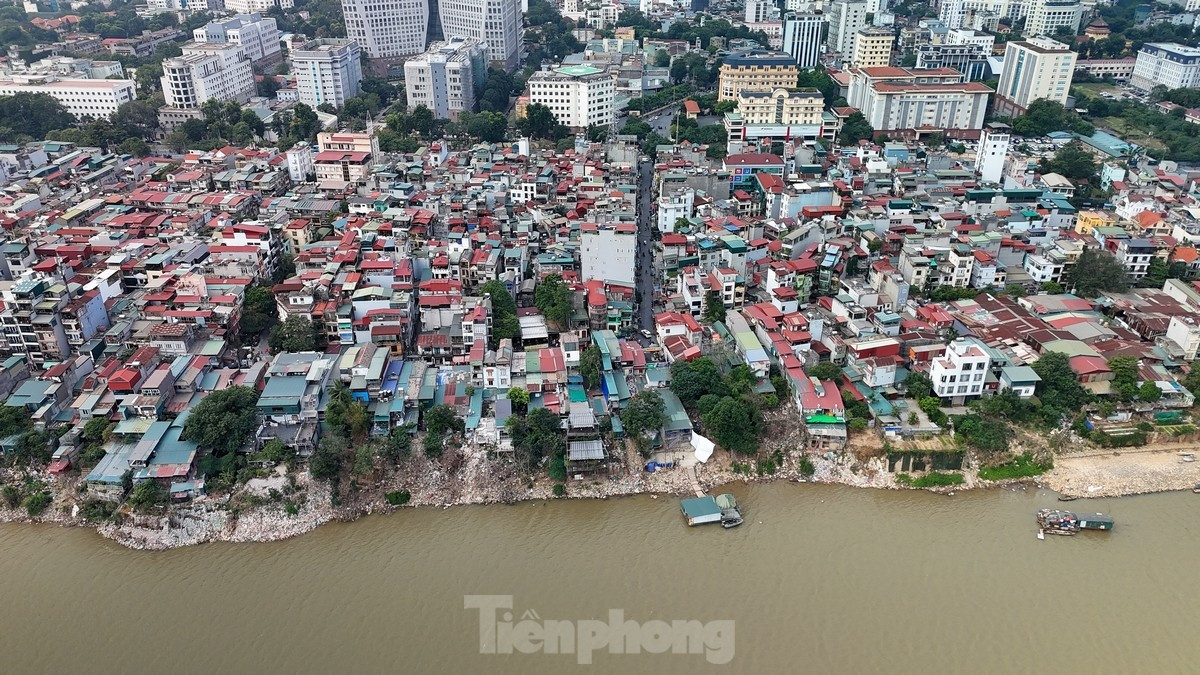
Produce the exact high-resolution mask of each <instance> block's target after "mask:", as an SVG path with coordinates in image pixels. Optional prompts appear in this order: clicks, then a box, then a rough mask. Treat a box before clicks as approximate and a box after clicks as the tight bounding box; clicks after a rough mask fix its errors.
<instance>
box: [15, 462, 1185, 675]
mask: <svg viewBox="0 0 1200 675" xmlns="http://www.w3.org/2000/svg"><path fill="white" fill-rule="evenodd" d="M731 491H732V492H733V493H734V494H735V495H736V496H737V497H738V499H739V501H740V502H742V503H743V504H744V505H745V507H746V508H747V511H748V517H747V522H746V524H745V525H743V526H742V527H740V528H736V529H731V530H724V529H722V528H720V527H719V526H716V525H709V526H704V527H695V528H688V527H686V526H685V525H684V524H683V522H682V521H681V518H680V515H679V511H678V500H676V499H673V498H660V499H656V500H655V499H651V498H650V497H648V496H639V497H633V498H627V499H615V500H608V501H559V502H552V503H528V504H521V505H516V506H486V507H459V508H453V509H449V510H432V509H406V510H402V511H400V512H398V513H392V514H388V515H381V516H372V517H368V518H364V519H362V520H359V521H357V522H354V523H345V524H333V525H326V526H324V527H321V528H320V529H318V530H316V531H315V532H311V533H309V534H306V535H304V536H302V537H299V538H295V539H291V540H287V541H282V542H275V543H266V544H207V545H203V546H198V547H192V548H186V549H178V550H174V551H168V552H158V553H154V552H140V551H131V550H127V549H125V548H122V547H121V546H118V545H116V544H114V543H111V542H109V541H107V540H105V539H102V538H101V537H100V536H99V535H97V534H95V533H94V532H92V531H90V530H85V529H71V528H59V527H53V526H23V525H6V526H0V659H2V662H3V670H4V671H5V672H8V673H27V672H54V673H62V672H89V673H110V672H111V673H118V672H119V673H131V672H156V673H162V672H172V673H193V672H197V673H198V672H204V673H211V672H223V673H275V672H287V673H330V672H354V673H360V672H362V673H376V672H388V673H396V672H413V673H471V672H510V673H543V672H544V673H561V672H563V671H565V670H568V669H571V668H573V667H574V666H576V664H577V662H578V661H579V659H580V655H579V651H580V650H579V648H578V645H576V646H575V648H574V649H573V653H570V654H566V655H564V654H546V653H542V652H541V651H538V652H537V653H533V654H521V653H514V654H507V655H506V654H481V653H480V649H481V648H480V642H481V633H480V614H481V612H480V611H479V610H475V609H470V610H468V609H465V608H464V596H466V595H477V594H479V595H511V596H513V601H512V606H513V614H514V615H515V616H513V617H512V619H511V622H517V621H520V620H521V618H522V617H525V618H526V619H527V620H528V621H527V623H533V624H535V625H547V624H544V622H545V621H546V620H550V619H554V620H570V621H575V622H583V621H586V620H601V621H607V620H608V618H609V612H610V610H613V609H619V610H623V612H624V618H625V620H626V621H629V622H635V623H636V624H638V625H641V626H642V627H643V628H644V627H646V626H651V625H653V622H654V620H667V621H670V620H676V619H677V620H693V621H694V622H695V623H694V624H693V625H694V626H701V627H702V628H703V629H704V630H710V629H711V630H715V631H716V632H714V633H703V634H701V633H696V634H694V635H693V637H694V638H695V639H696V640H697V641H696V642H694V643H692V644H693V645H694V646H697V647H704V648H703V649H700V651H701V652H702V653H700V654H672V653H665V654H664V653H657V654H647V653H645V651H643V652H642V653H641V654H638V655H631V654H610V653H608V652H607V651H596V652H594V653H592V658H593V659H594V665H593V666H592V667H591V671H592V672H626V673H634V672H638V673H641V672H646V673H649V672H654V673H664V672H666V673H669V672H710V671H712V672H716V671H721V672H736V673H793V672H794V673H800V672H806V673H942V672H947V673H949V672H954V673H961V672H980V673H1034V672H1040V673H1078V672H1089V673H1182V672H1196V671H1197V669H1200V665H1197V664H1198V663H1200V586H1198V581H1197V577H1196V574H1195V570H1196V561H1197V560H1200V536H1198V535H1200V520H1198V519H1197V515H1198V514H1200V496H1197V495H1192V494H1179V493H1176V494H1165V495H1153V496H1145V497H1131V498H1123V499H1119V500H1098V501H1076V502H1073V503H1071V504H1058V503H1057V502H1056V501H1055V500H1054V495H1053V494H1052V493H1049V492H1039V491H1036V490H1034V489H1033V488H1030V489H1029V490H1028V491H1022V490H1019V489H1018V490H1017V491H1016V492H1013V491H1005V490H992V491H986V492H974V493H962V494H957V495H955V496H953V497H946V496H940V495H933V494H929V493H925V492H896V491H874V490H856V489H851V488H843V487H834V486H811V485H795V484H788V483H776V484H772V485H766V486H742V485H735V486H732V488H731ZM1043 506H1070V507H1072V508H1074V510H1076V511H1079V512H1088V513H1091V512H1095V511H1103V512H1105V513H1109V514H1111V515H1113V516H1114V517H1115V518H1116V522H1117V525H1116V528H1115V530H1114V531H1112V532H1110V533H1084V534H1081V535H1079V536H1075V537H1047V539H1046V540H1045V541H1038V540H1037V538H1036V536H1035V534H1036V528H1035V525H1034V519H1033V512H1034V511H1035V510H1036V509H1037V508H1039V507H1043ZM503 611H504V610H500V611H499V612H497V620H499V621H503ZM722 621H732V622H733V625H732V627H731V628H730V630H729V631H725V630H724V629H723V628H722V627H723V626H725V624H722V623H719V622H722ZM537 622H543V623H542V624H537ZM488 625H489V626H494V625H495V621H492V622H490V623H489V624H488ZM518 625H520V624H518ZM568 625H569V624H568ZM577 625H583V624H581V623H579V624H577ZM502 630H503V629H502ZM656 630H657V629H656ZM651 633H653V635H657V633H654V631H651ZM726 633H731V634H732V635H731V637H732V640H731V641H729V638H728V637H726ZM499 634H500V633H494V634H490V635H485V636H484V637H486V638H487V639H489V640H491V641H492V642H491V644H500V641H501V638H499V637H497V636H498V635H499ZM506 634H508V635H511V633H506ZM628 635H633V636H635V638H631V639H645V640H650V641H651V642H647V643H645V644H646V645H648V648H653V649H656V650H660V651H661V649H663V647H661V646H659V647H652V645H653V644H654V643H653V640H654V639H655V638H654V637H653V635H652V636H650V637H644V638H636V635H638V633H637V632H636V631H634V632H630V633H628ZM503 639H507V640H509V644H512V638H511V637H510V638H503ZM705 640H707V642H705ZM551 642H553V640H552V641H551ZM528 644H533V645H534V646H535V647H536V646H537V644H536V643H533V642H528V641H527V644H526V645H525V646H526V647H528ZM555 644H558V643H555ZM519 647H520V643H518V648H519ZM500 651H504V650H503V649H500ZM566 651H572V650H566ZM725 657H731V658H732V661H730V663H728V664H727V665H725V666H718V665H713V664H712V663H710V661H721V660H725Z"/></svg>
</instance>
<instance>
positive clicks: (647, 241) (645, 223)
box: [636, 159, 654, 332]
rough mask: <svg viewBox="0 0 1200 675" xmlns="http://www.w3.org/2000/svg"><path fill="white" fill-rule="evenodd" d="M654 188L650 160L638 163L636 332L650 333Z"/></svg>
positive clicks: (652, 321) (652, 312)
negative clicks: (646, 331) (652, 192)
mask: <svg viewBox="0 0 1200 675" xmlns="http://www.w3.org/2000/svg"><path fill="white" fill-rule="evenodd" d="M653 184H654V163H653V161H651V160H650V159H646V160H643V161H641V162H639V163H638V205H637V212H638V233H637V237H638V255H637V290H636V292H637V300H638V318H637V325H638V328H639V329H642V330H648V331H651V332H653V330H654V276H653V274H652V267H653V264H654V253H653V251H654V239H653V237H652V236H651V227H650V216H651V213H650V206H651V205H652V204H653V203H654V200H653V198H652V195H651V188H652V186H653Z"/></svg>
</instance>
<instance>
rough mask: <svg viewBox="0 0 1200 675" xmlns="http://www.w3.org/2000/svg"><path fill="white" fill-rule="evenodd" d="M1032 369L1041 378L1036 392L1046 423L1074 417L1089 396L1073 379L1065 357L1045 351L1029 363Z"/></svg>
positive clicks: (1064, 355) (1073, 375)
mask: <svg viewBox="0 0 1200 675" xmlns="http://www.w3.org/2000/svg"><path fill="white" fill-rule="evenodd" d="M1033 370H1034V372H1036V373H1037V374H1038V377H1040V378H1041V382H1038V385H1037V388H1036V393H1037V395H1038V398H1040V399H1041V401H1042V410H1043V412H1044V415H1045V416H1046V418H1047V420H1048V421H1055V420H1058V419H1059V418H1061V417H1062V416H1063V415H1074V414H1076V413H1078V412H1079V411H1080V410H1081V409H1082V408H1083V406H1084V404H1085V403H1087V402H1088V400H1090V398H1091V395H1090V394H1088V392H1087V390H1085V389H1084V388H1083V387H1082V386H1080V384H1079V382H1078V381H1077V380H1076V377H1075V371H1074V370H1072V369H1071V364H1070V359H1069V358H1068V357H1067V355H1066V354H1063V353H1062V352H1046V353H1045V354H1042V357H1041V358H1040V359H1038V360H1037V361H1035V362H1034V363H1033Z"/></svg>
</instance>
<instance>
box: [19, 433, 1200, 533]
mask: <svg viewBox="0 0 1200 675" xmlns="http://www.w3.org/2000/svg"><path fill="white" fill-rule="evenodd" d="M1179 452H1180V447H1179V446H1174V447H1172V448H1170V449H1166V448H1152V449H1148V450H1146V451H1143V452H1132V453H1130V452H1122V453H1121V454H1119V455H1114V454H1113V453H1111V452H1105V453H1102V454H1101V453H1090V454H1087V455H1076V456H1071V455H1066V456H1060V457H1059V458H1057V459H1056V461H1055V468H1054V469H1053V470H1052V471H1051V472H1049V473H1047V474H1045V475H1044V476H1042V477H1040V479H1039V482H1040V483H1041V484H1043V485H1045V486H1046V487H1048V488H1050V489H1052V490H1055V491H1056V492H1059V493H1061V494H1063V495H1068V496H1074V497H1115V496H1122V495H1135V494H1143V493H1147V492H1162V491H1170V490H1183V489H1190V488H1191V487H1192V486H1193V485H1195V484H1196V483H1200V462H1184V461H1182V459H1181V457H1180V454H1179ZM463 459H464V462H463V465H462V466H461V467H460V469H459V471H458V472H457V473H454V474H450V473H448V472H446V471H442V470H439V469H438V467H436V466H435V465H433V464H431V463H428V462H427V461H426V460H423V458H422V459H421V460H417V461H414V462H412V463H410V464H409V465H407V466H406V467H403V468H402V469H401V470H399V471H396V472H394V473H391V474H389V475H387V476H385V477H383V478H382V479H380V480H379V481H378V482H376V483H374V484H372V485H370V486H368V489H366V490H365V491H364V492H363V494H362V495H361V496H360V498H359V499H357V500H355V501H353V502H352V503H349V504H343V505H340V506H334V505H333V504H332V502H331V499H330V494H329V489H328V486H327V485H325V484H322V483H316V482H314V481H312V480H311V479H309V478H308V476H307V475H306V474H301V475H299V476H297V482H298V484H299V486H300V488H301V489H302V490H303V491H304V494H305V495H306V498H305V501H304V503H303V505H302V506H301V507H300V509H299V510H298V512H296V513H294V514H289V513H287V511H286V510H285V508H284V505H283V504H280V503H274V502H272V503H265V504H259V505H257V506H254V507H252V508H245V507H239V508H237V509H235V510H231V509H230V508H229V507H228V506H227V504H226V500H225V499H223V498H215V497H203V498H200V499H198V500H196V501H194V502H192V503H190V504H187V505H181V506H176V507H173V508H171V509H170V510H169V511H168V512H167V513H165V514H157V515H139V514H131V515H128V516H127V517H125V519H124V521H123V522H121V523H120V524H112V523H104V524H97V523H92V522H88V521H86V520H84V519H82V518H80V517H78V515H77V509H75V508H74V506H75V505H76V504H77V503H78V502H77V500H76V499H75V498H74V497H73V496H72V495H75V494H76V493H75V491H74V490H73V489H70V487H71V486H70V485H66V484H64V485H58V486H55V487H56V497H55V503H54V505H53V506H52V507H51V508H50V509H48V510H47V511H46V512H45V513H44V514H42V515H41V516H38V517H37V518H33V519H31V518H29V517H28V515H27V514H26V513H25V512H24V510H21V509H5V508H0V523H3V522H32V521H36V522H43V523H54V524H59V525H62V526H81V527H94V528H96V530H97V531H98V532H99V533H100V534H101V535H103V536H105V537H107V538H109V539H112V540H114V541H116V542H118V543H120V544H122V545H124V546H128V547H129V548H134V549H141V550H165V549H171V548H178V547H182V546H191V545H195V544H201V543H206V542H218V541H225V542H266V541H277V540H281V539H287V538H289V537H294V536H297V535H300V534H304V533H305V532H309V531H311V530H313V529H316V528H317V527H320V526H321V525H323V524H325V523H327V522H330V521H351V520H355V519H357V518H360V517H362V516H365V515H370V514H373V513H386V512H389V511H395V510H397V508H409V507H441V508H448V507H451V506H460V505H468V504H495V503H506V504H511V503H516V502H520V501H530V500H542V499H554V498H555V497H553V495H552V493H551V488H552V487H553V486H552V483H551V482H550V481H548V480H544V479H543V480H540V481H537V482H535V483H533V484H532V485H530V484H529V483H528V482H526V479H524V478H522V477H520V476H518V475H516V474H515V473H514V472H513V471H512V469H511V464H506V463H503V462H496V461H493V460H489V459H486V458H484V457H469V456H468V457H464V458H463ZM798 459H799V455H798V454H793V455H791V456H790V457H789V458H788V461H786V462H785V465H784V467H783V468H781V469H778V470H777V471H776V472H775V473H774V474H768V475H763V476H758V475H757V473H755V474H753V475H746V474H737V473H734V472H733V471H731V470H730V468H729V466H728V465H727V464H720V463H716V462H712V463H710V464H708V465H698V466H697V471H696V475H697V479H698V480H699V483H700V488H701V489H702V490H705V491H709V490H712V489H714V488H716V487H719V486H722V485H727V484H729V483H735V482H747V483H753V482H764V483H765V482H771V481H776V480H790V481H798V482H812V483H826V484H838V485H848V486H851V487H861V488H876V489H898V488H900V486H898V485H897V484H896V482H895V477H894V476H893V475H892V474H890V473H888V472H887V471H885V470H884V466H883V463H882V460H875V461H873V462H868V463H866V464H865V465H864V464H859V463H857V462H856V461H855V460H853V459H851V458H849V457H845V458H840V459H838V460H827V459H824V458H812V459H813V464H814V466H815V469H816V471H815V473H814V474H813V475H812V476H811V477H808V478H805V477H803V476H801V475H800V473H799V470H798V466H799V464H798ZM964 475H965V478H966V483H965V484H963V485H959V486H955V487H954V488H951V489H953V490H954V491H961V490H968V489H978V488H987V487H996V486H997V485H999V484H998V483H989V482H986V481H980V480H979V479H978V478H977V477H976V475H975V472H974V471H967V472H964ZM1006 482H1011V481H1006ZM399 489H405V490H408V491H409V492H410V493H411V495H412V499H411V501H409V503H408V504H407V505H405V506H404V507H394V506H391V505H389V504H388V503H387V502H386V500H384V499H383V495H384V494H386V493H387V492H389V491H392V490H399ZM694 490H695V487H694V486H693V484H692V482H691V479H690V477H689V475H688V473H687V471H686V470H685V469H683V468H678V467H677V468H674V469H667V470H660V471H658V472H655V473H644V472H640V473H637V474H629V475H621V476H613V477H609V478H603V479H597V480H594V481H570V482H569V483H568V485H567V496H566V498H569V499H608V498H611V497H623V496H630V495H640V494H663V495H671V496H689V495H691V494H693V493H694ZM942 491H944V490H942Z"/></svg>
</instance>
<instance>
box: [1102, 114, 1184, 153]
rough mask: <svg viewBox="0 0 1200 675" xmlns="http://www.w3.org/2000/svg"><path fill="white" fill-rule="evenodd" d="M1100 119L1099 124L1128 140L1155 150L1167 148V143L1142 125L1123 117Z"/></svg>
mask: <svg viewBox="0 0 1200 675" xmlns="http://www.w3.org/2000/svg"><path fill="white" fill-rule="evenodd" d="M1098 121H1099V122H1100V124H1099V125H1097V126H1102V127H1104V128H1106V129H1108V130H1109V131H1112V132H1113V133H1114V134H1116V135H1117V136H1120V137H1121V139H1122V140H1124V141H1126V142H1130V143H1137V144H1138V145H1140V146H1142V147H1144V148H1150V149H1154V150H1164V151H1165V150H1167V146H1166V144H1165V143H1163V142H1162V141H1160V140H1158V139H1157V138H1154V137H1153V136H1151V135H1150V134H1148V133H1147V132H1146V130H1144V129H1142V128H1141V127H1137V126H1134V125H1132V124H1130V123H1129V122H1128V121H1127V120H1126V119H1125V118H1123V117H1104V118H1101V119H1100V120H1098Z"/></svg>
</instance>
